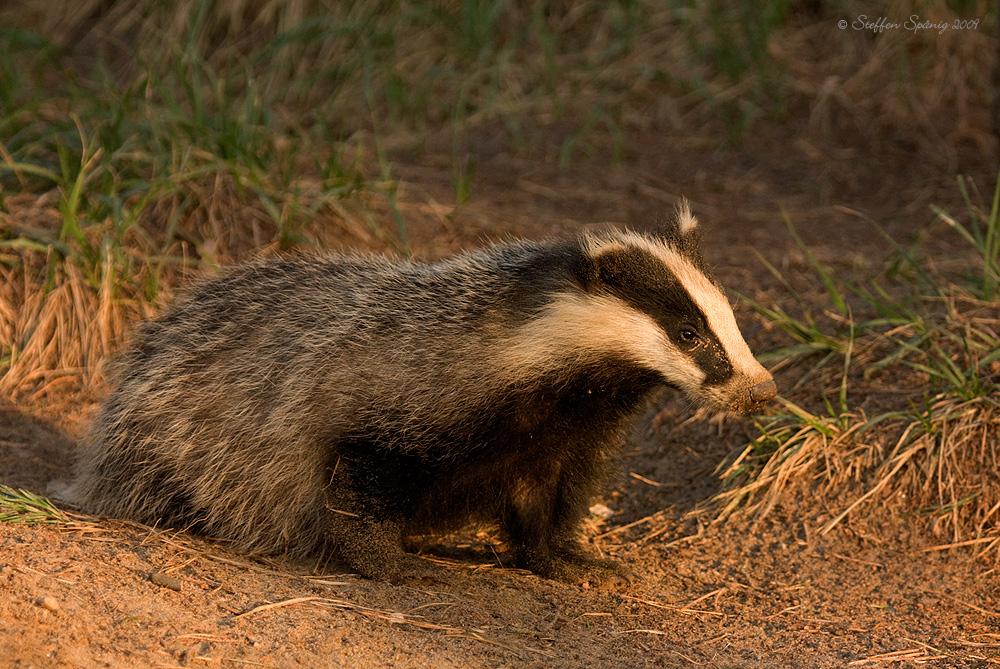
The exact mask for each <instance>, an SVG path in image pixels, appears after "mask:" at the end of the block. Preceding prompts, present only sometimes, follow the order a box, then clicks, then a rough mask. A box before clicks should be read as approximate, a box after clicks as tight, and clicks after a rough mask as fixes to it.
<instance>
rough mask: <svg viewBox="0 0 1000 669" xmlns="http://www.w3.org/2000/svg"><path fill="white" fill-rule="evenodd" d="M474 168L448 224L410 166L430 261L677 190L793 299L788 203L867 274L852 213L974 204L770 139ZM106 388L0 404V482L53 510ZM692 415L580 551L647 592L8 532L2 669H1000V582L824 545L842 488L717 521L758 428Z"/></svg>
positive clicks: (886, 170)
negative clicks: (733, 470) (727, 470)
mask: <svg viewBox="0 0 1000 669" xmlns="http://www.w3.org/2000/svg"><path fill="white" fill-rule="evenodd" d="M555 146H558V144H555ZM775 147H782V148H780V149H778V148H775ZM822 148H823V147H821V149H822ZM432 150H433V149H432ZM479 150H480V151H481V154H480V160H479V162H478V163H477V165H478V167H477V172H476V175H477V176H476V181H475V184H474V189H473V199H472V201H471V202H470V203H469V204H468V205H466V206H464V207H463V208H462V209H461V210H460V211H459V212H458V214H457V215H455V216H453V217H450V218H448V219H447V220H443V219H442V218H441V217H440V216H438V215H436V214H434V213H433V212H434V211H435V207H434V206H431V205H429V204H428V203H430V202H447V201H449V191H450V189H451V185H450V176H449V175H450V172H449V171H448V169H447V168H441V169H438V168H434V167H428V166H427V165H428V164H433V161H429V160H427V159H426V157H424V158H421V157H416V158H413V159H412V160H411V161H409V162H407V160H406V159H405V157H404V158H401V159H400V162H399V165H398V171H399V174H400V175H401V178H402V179H403V181H404V185H403V189H402V191H401V193H402V195H401V200H402V201H403V202H404V203H409V204H408V205H406V206H404V207H403V208H402V209H403V214H404V216H406V218H407V220H408V222H409V225H410V233H411V238H412V240H413V244H414V248H415V250H416V251H417V253H418V255H422V256H425V257H439V256H441V255H446V254H448V253H451V252H453V251H455V250H458V249H460V248H464V247H469V246H472V245H477V244H480V243H482V242H483V240H485V239H488V238H491V237H496V236H498V235H514V236H530V237H542V236H547V235H551V234H560V233H567V232H571V231H573V230H578V229H580V228H581V227H582V226H585V225H601V224H606V223H608V222H613V223H619V224H630V225H635V226H637V227H641V226H643V225H645V224H647V223H649V222H652V221H654V220H655V219H656V218H657V217H662V216H664V215H666V214H667V213H669V211H670V210H671V209H672V207H673V205H674V203H675V201H676V196H677V195H678V194H684V195H686V196H688V197H689V198H690V199H691V201H692V202H693V204H694V208H695V212H696V214H698V215H699V216H700V218H701V219H702V221H703V224H704V226H705V231H706V232H705V236H706V239H705V242H704V246H705V250H706V255H707V257H708V259H709V262H710V264H712V265H714V266H716V267H717V269H718V274H719V276H720V278H721V279H722V280H723V283H725V284H727V285H729V286H731V287H734V288H738V289H739V290H740V291H742V292H744V293H746V294H748V295H750V296H752V297H758V298H764V297H772V298H773V297H779V298H780V291H781V288H780V285H778V284H777V283H776V281H775V280H774V279H773V278H772V277H771V276H770V274H769V273H768V272H767V270H766V269H765V268H764V266H763V265H762V263H760V262H759V260H758V259H757V258H756V257H755V256H754V254H753V252H752V250H753V249H756V250H757V251H759V252H760V253H761V254H762V255H764V257H766V258H767V259H768V260H769V261H770V262H772V263H774V264H775V265H777V266H781V267H793V268H794V267H796V266H798V267H799V268H802V267H803V266H804V265H803V264H802V259H801V257H799V256H798V255H797V252H796V251H795V247H794V244H793V242H792V240H791V239H790V238H789V236H788V233H787V231H786V229H785V225H784V223H783V221H782V219H781V214H780V212H781V210H782V209H784V210H785V211H787V212H788V213H789V215H790V217H791V218H792V219H793V220H794V221H795V222H796V224H797V225H798V227H799V230H800V232H802V234H803V236H804V237H805V238H806V240H807V241H808V242H809V243H810V244H813V245H814V248H815V249H816V253H817V255H819V257H820V258H821V260H823V261H824V262H827V263H831V264H833V266H834V268H835V269H836V268H838V267H839V268H842V269H844V271H864V269H865V268H866V267H872V266H876V265H877V263H878V262H879V261H880V260H881V259H882V258H884V257H885V253H886V252H887V250H886V249H885V248H884V245H882V244H881V243H880V242H879V238H878V236H877V235H876V233H875V232H874V231H873V230H872V229H871V228H870V226H868V225H867V224H866V223H864V221H863V220H861V218H860V217H859V216H857V215H855V214H854V213H852V212H855V211H856V212H862V213H863V214H865V215H867V216H870V217H872V218H874V219H875V220H878V221H880V222H881V223H882V224H884V225H885V226H886V227H887V228H888V229H889V230H890V231H891V232H894V233H896V234H900V235H903V236H905V235H907V234H910V235H912V234H913V233H914V232H915V231H916V229H917V228H918V227H920V226H922V225H924V224H925V223H927V222H929V221H930V220H931V215H930V213H929V210H928V207H927V205H928V204H929V203H930V202H934V203H937V204H941V205H948V204H950V203H953V202H955V201H956V196H957V192H956V189H955V187H954V181H953V180H952V178H951V177H950V176H947V175H941V174H939V173H935V172H934V169H933V168H932V167H930V166H927V165H922V164H920V163H919V162H917V161H912V160H908V158H907V156H906V155H905V154H895V153H893V152H892V151H888V150H887V151H885V152H884V153H881V154H878V153H871V152H870V147H869V153H868V154H865V155H863V156H862V157H861V158H859V157H857V155H858V154H857V153H856V152H851V153H849V154H845V153H844V151H842V150H841V151H840V153H837V152H836V151H835V150H834V148H830V150H829V152H826V153H824V151H820V154H821V155H825V156H826V157H825V158H823V159H822V160H821V159H819V158H816V153H815V151H809V152H805V151H796V149H794V148H787V147H785V146H784V144H783V143H782V138H781V136H779V134H778V131H775V134H774V135H772V136H770V137H767V136H761V137H758V138H751V140H750V141H748V144H747V146H746V147H744V148H743V149H740V150H725V151H723V150H719V151H712V152H708V153H706V152H705V151H703V150H701V149H700V148H699V147H698V146H689V145H686V144H685V143H684V142H683V141H672V140H664V141H663V142H662V143H661V144H660V145H657V146H655V147H654V146H651V145H647V146H642V147H639V146H635V147H632V148H631V149H630V150H629V152H627V154H626V160H625V165H626V166H617V167H615V166H610V165H604V164H600V161H595V162H594V163H592V164H588V165H585V166H581V167H579V168H574V169H570V170H562V171H557V170H553V169H546V168H543V167H539V165H543V164H552V161H546V160H544V157H540V158H538V159H535V160H532V161H531V162H528V161H525V160H524V159H520V158H517V157H516V156H515V155H512V154H511V153H510V152H508V151H507V150H505V148H504V145H503V142H502V141H499V140H497V138H496V137H489V136H484V137H483V139H482V147H480V149H479ZM837 155H850V156H853V157H849V158H844V159H841V160H838V159H836V158H834V157H831V156H837ZM976 178H977V179H978V180H979V182H980V184H981V187H983V188H984V189H988V188H989V187H990V185H991V184H992V179H991V178H989V177H988V170H986V169H985V168H984V171H983V174H981V175H978V176H977V177H976ZM428 212H431V213H428ZM345 243H347V244H350V243H351V240H350V239H346V240H345ZM738 317H739V319H740V320H741V323H742V324H743V327H744V332H745V334H746V336H747V338H748V340H750V341H751V343H752V346H753V348H754V349H755V350H758V351H760V350H766V349H768V348H773V347H774V346H776V345H778V344H779V343H780V339H779V338H778V337H777V335H776V334H774V333H771V332H768V331H767V330H766V328H765V326H764V324H763V322H762V321H761V320H760V319H759V318H758V317H757V316H755V315H753V314H752V313H751V312H750V310H749V309H747V308H745V307H742V306H741V307H739V308H738ZM796 373H797V372H796V370H795V369H787V370H784V371H783V372H782V374H780V375H779V376H778V378H777V380H778V383H779V387H781V388H786V389H787V388H790V387H791V386H792V385H793V384H794V382H795V375H796ZM803 392H809V391H803ZM100 393H101V390H100V389H86V390H85V392H83V393H81V394H80V395H79V396H67V397H63V398H61V399H60V401H59V402H57V403H55V404H53V403H51V402H50V403H48V404H46V405H45V406H15V405H13V404H10V403H6V404H3V405H0V482H2V483H5V484H7V485H10V486H14V487H23V488H26V489H28V490H31V491H35V492H38V493H41V494H55V495H58V493H59V491H60V489H61V488H60V486H61V485H63V484H64V483H65V482H66V481H67V480H68V479H69V477H70V476H71V467H72V457H73V455H72V454H73V449H74V443H75V439H76V438H78V436H79V435H80V433H81V432H82V430H83V429H85V426H86V422H87V417H88V415H89V412H90V411H92V407H93V402H94V400H95V399H96V398H97V397H99V395H100ZM791 397H792V399H797V400H803V399H808V398H801V397H795V396H791ZM691 417H692V409H691V407H690V406H689V405H688V403H687V402H686V401H684V400H683V399H681V398H679V397H678V396H677V395H676V394H675V393H673V392H672V391H663V392H661V393H659V394H657V395H656V397H655V398H654V400H653V402H652V404H651V405H650V406H649V407H648V408H647V409H645V410H644V411H643V412H642V413H641V414H640V415H639V416H638V417H637V419H636V427H635V432H634V435H633V437H632V439H630V441H629V443H628V444H627V445H626V447H625V449H624V450H623V452H622V455H621V461H620V465H619V467H618V471H619V476H618V477H617V478H616V479H615V480H614V481H611V482H609V485H608V487H607V489H606V492H605V494H604V495H603V496H602V498H601V499H600V500H595V501H597V502H601V503H603V504H605V505H607V506H608V507H609V508H610V509H611V510H612V511H614V512H615V513H614V515H613V516H612V517H610V518H609V519H608V520H606V521H603V520H600V519H598V518H596V517H595V518H593V519H592V520H591V521H590V522H588V524H587V526H586V527H585V534H586V538H587V541H588V543H589V544H590V545H591V547H592V550H594V551H595V552H600V553H603V554H605V555H608V556H611V557H613V558H615V559H617V560H620V561H622V562H624V563H625V564H626V565H628V567H629V568H631V569H632V570H634V571H635V573H636V574H637V575H638V576H639V580H638V582H637V583H636V584H635V585H634V586H633V588H632V589H630V590H629V591H627V592H625V593H607V592H596V591H591V590H586V589H581V588H579V587H572V586H568V585H563V584H559V583H554V582H551V581H547V580H544V579H540V578H538V577H536V576H534V575H532V574H528V573H525V572H520V571H516V570H510V569H505V568H504V567H503V562H502V555H501V554H498V553H497V552H495V550H494V547H493V545H492V542H491V539H490V537H489V536H488V535H486V534H477V535H471V534H470V535H468V536H464V535H460V536H453V537H436V538H435V537H431V538H423V539H422V540H421V541H420V542H418V547H419V549H420V551H421V554H422V555H423V556H424V557H425V558H426V559H428V560H429V561H431V562H432V563H434V564H436V565H437V568H436V570H435V572H434V574H433V575H432V576H430V577H428V578H426V579H424V580H422V581H420V582H411V583H406V584H404V585H399V586H394V585H387V584H382V583H376V582H371V581H366V580H364V579H361V578H358V577H356V576H353V575H350V574H345V573H342V569H341V568H340V567H338V565H336V564H313V563H296V562H290V561H287V560H283V559H275V558H262V557H254V556H246V555H240V554H238V553H234V552H232V551H230V550H228V549H227V548H226V547H224V546H221V545H219V544H217V543H212V542H209V541H206V540H203V539H201V538H197V537H192V536H189V535H186V534H183V533H179V532H176V531H173V530H162V529H158V530H152V529H150V528H144V527H140V526H136V525H132V524H128V523H124V522H121V521H116V520H109V519H95V518H90V517H85V516H81V517H74V518H75V519H74V522H72V523H70V524H65V525H58V526H43V525H34V526H21V525H12V524H5V523H0V667H4V668H6V667H157V666H164V667H176V666H190V667H202V666H204V667H214V666H219V667H337V666H346V667H362V666H365V667H368V666H393V667H536V666H537V667H582V666H586V667H646V666H653V667H681V666H707V667H846V666H865V667H893V668H895V667H909V666H918V665H920V666H938V667H970V668H971V667H985V666H993V665H994V664H997V663H1000V580H998V579H997V574H996V571H995V570H993V569H992V568H991V565H986V564H983V563H982V562H975V561H972V560H970V559H969V555H968V554H965V553H962V552H957V551H955V552H945V551H937V550H927V549H928V548H932V547H933V546H934V545H935V544H936V543H938V542H937V540H936V539H935V538H934V537H932V536H929V535H928V534H927V533H926V528H925V527H924V525H923V524H921V523H920V522H918V521H916V520H914V519H912V518H910V519H908V518H905V517H900V516H897V515H893V514H891V513H885V514H881V515H869V516H866V517H865V518H863V519H853V518H849V519H848V521H846V522H844V523H842V524H841V525H839V526H838V527H837V528H836V529H835V531H833V532H831V533H829V534H827V535H824V536H820V535H819V534H818V533H817V530H816V528H818V527H819V526H820V525H822V523H823V522H824V521H825V520H828V519H829V518H831V517H832V516H833V515H834V514H836V513H838V512H839V511H840V510H841V509H842V508H843V505H844V504H845V503H846V502H847V501H849V499H850V497H849V492H850V491H845V492H844V495H843V497H842V498H840V497H838V496H836V495H835V496H834V497H833V498H826V497H824V498H818V497H816V496H815V495H812V494H810V490H809V489H808V488H802V489H798V491H797V492H794V491H793V492H790V493H789V494H788V495H786V496H785V497H783V498H782V499H781V500H780V501H779V504H778V506H777V507H776V508H775V510H774V511H773V512H772V513H771V514H770V515H769V516H768V517H767V518H766V519H764V520H762V521H759V520H757V519H755V518H748V517H736V518H734V519H731V520H729V521H728V522H726V523H724V524H718V523H714V524H713V523H712V522H711V521H712V516H711V515H709V514H708V513H707V512H705V511H704V503H705V502H706V501H707V500H708V499H709V498H710V497H711V496H712V495H713V494H714V493H715V492H716V491H717V490H718V488H719V480H718V478H717V476H716V475H715V474H714V470H715V467H716V465H717V464H718V463H719V462H720V461H721V460H722V459H723V458H724V457H725V456H726V455H727V454H728V453H730V452H732V451H733V450H734V449H737V448H740V447H741V446H742V445H743V444H744V443H746V440H747V439H748V438H750V437H752V436H754V435H755V430H754V427H753V424H752V422H751V420H750V419H748V418H735V417H727V418H725V419H719V418H713V417H711V416H707V415H701V414H699V415H697V416H695V417H694V419H692V420H689V419H690V418H691ZM161 575H162V576H167V577H170V578H172V579H176V580H173V581H171V580H170V579H162V578H160V576H161ZM154 578H155V579H156V580H159V581H161V584H158V583H157V582H154ZM163 583H165V584H166V585H164V584H163ZM170 586H175V587H179V589H174V588H173V587H170Z"/></svg>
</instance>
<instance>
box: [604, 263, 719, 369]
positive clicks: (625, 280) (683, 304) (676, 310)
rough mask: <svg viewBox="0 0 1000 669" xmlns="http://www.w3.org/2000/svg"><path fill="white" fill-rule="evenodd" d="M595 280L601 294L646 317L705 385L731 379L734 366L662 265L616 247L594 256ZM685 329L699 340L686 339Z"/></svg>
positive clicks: (717, 338) (700, 311)
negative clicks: (684, 356)
mask: <svg viewBox="0 0 1000 669" xmlns="http://www.w3.org/2000/svg"><path fill="white" fill-rule="evenodd" d="M597 263H598V272H599V277H600V282H601V284H602V286H603V288H604V289H605V290H607V291H608V292H610V293H611V294H613V295H614V296H616V297H618V298H619V299H621V300H623V301H625V302H626V303H627V304H629V305H630V306H632V307H634V308H636V309H638V310H639V311H642V312H643V313H646V314H649V315H650V316H652V317H653V319H654V320H655V321H656V322H657V324H658V325H659V326H660V327H661V328H662V329H663V331H664V332H665V333H666V334H667V336H668V337H670V340H671V341H672V342H673V344H674V345H675V346H676V347H677V348H678V349H680V350H681V351H684V352H685V353H686V354H687V355H688V356H689V357H690V358H691V359H692V360H693V361H694V363H695V364H696V365H697V366H698V368H699V369H701V370H702V371H703V372H704V373H705V381H704V383H706V384H708V385H718V384H722V383H725V382H726V381H728V380H729V379H731V378H732V376H733V373H734V371H733V364H732V362H731V361H730V359H729V356H728V355H727V354H726V350H725V348H724V347H723V346H722V342H721V341H720V340H719V337H718V336H717V335H716V333H715V332H712V330H711V329H710V328H709V327H708V319H707V318H705V314H704V313H703V312H702V310H701V308H700V307H699V306H698V305H697V304H696V303H695V301H694V300H693V299H692V298H691V295H690V294H689V293H688V291H687V289H686V288H684V285H683V284H682V283H681V282H680V280H679V279H678V278H677V277H676V276H674V274H673V273H672V272H670V271H669V270H668V269H667V268H666V267H664V266H663V262H662V261H661V260H660V259H658V258H656V257H654V256H652V255H651V254H650V253H649V252H648V251H646V250H643V249H640V248H634V247H632V248H624V249H615V250H611V251H607V252H605V253H602V254H601V255H600V256H599V257H598V258H597ZM685 329H690V330H693V331H694V332H695V333H697V335H698V338H697V339H696V340H695V341H694V342H691V341H687V340H685V339H684V338H683V337H682V336H681V332H682V331H683V330H685Z"/></svg>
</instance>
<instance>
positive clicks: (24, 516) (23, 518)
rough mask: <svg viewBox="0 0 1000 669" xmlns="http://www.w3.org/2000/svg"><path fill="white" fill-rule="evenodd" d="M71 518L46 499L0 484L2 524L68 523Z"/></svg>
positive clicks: (0, 519)
mask: <svg viewBox="0 0 1000 669" xmlns="http://www.w3.org/2000/svg"><path fill="white" fill-rule="evenodd" d="M66 522H69V518H67V517H66V514H65V513H63V512H62V511H60V510H59V509H58V508H56V506H55V505H54V504H53V503H52V502H50V501H49V500H48V499H46V498H45V497H39V496H38V495H35V494H34V493H31V492H28V491H27V490H15V489H13V488H10V487H8V486H5V485H2V484H0V523H18V524H25V525H34V524H54V523H66Z"/></svg>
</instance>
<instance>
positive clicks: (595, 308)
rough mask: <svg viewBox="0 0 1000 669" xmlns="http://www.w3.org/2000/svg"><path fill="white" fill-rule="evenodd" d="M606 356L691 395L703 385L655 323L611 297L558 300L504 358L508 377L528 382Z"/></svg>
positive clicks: (695, 368)
mask: <svg viewBox="0 0 1000 669" xmlns="http://www.w3.org/2000/svg"><path fill="white" fill-rule="evenodd" d="M608 353H616V354H618V355H621V356H622V357H624V358H626V359H628V360H632V361H634V362H636V363H637V364H639V365H641V366H643V367H645V368H647V369H652V370H656V371H658V372H660V373H661V374H663V376H664V377H665V378H666V379H667V380H668V381H670V382H671V383H673V384H675V385H677V386H678V387H680V388H682V389H684V390H687V391H695V390H696V389H697V388H698V387H699V386H700V384H701V383H702V381H704V379H705V373H704V372H703V371H702V370H701V369H699V368H698V366H697V365H695V364H694V362H692V361H691V359H690V358H689V357H688V356H686V355H685V354H684V353H683V352H681V351H680V350H679V349H678V348H677V347H676V346H674V345H673V343H671V342H670V340H669V338H668V337H667V336H666V334H665V333H664V332H663V330H661V329H660V327H659V326H658V325H657V324H656V322H655V321H654V320H653V319H652V318H651V317H649V316H647V315H646V314H644V313H642V312H639V311H637V310H635V309H633V308H631V307H629V306H628V305H626V304H625V303H624V302H622V301H621V300H619V299H618V298H616V297H612V296H609V295H602V296H596V295H583V294H577V293H561V294H559V295H557V296H556V297H555V299H553V301H552V302H551V303H549V305H548V306H547V307H546V308H545V311H544V312H543V314H542V315H541V317H539V318H536V319H534V320H532V321H531V322H530V323H528V324H527V325H525V326H524V327H523V328H521V330H520V332H519V333H518V336H517V338H516V339H515V340H514V341H513V342H511V345H510V346H508V347H507V348H506V349H505V350H504V351H503V353H502V356H503V366H504V367H505V368H507V370H508V374H509V375H510V376H512V377H514V378H527V377H531V376H536V375H538V374H539V373H544V372H546V371H550V370H552V369H554V368H558V367H561V366H562V365H563V363H564V361H566V360H567V359H576V360H579V359H580V358H594V359H597V358H598V357H604V356H605V355H607V354H608Z"/></svg>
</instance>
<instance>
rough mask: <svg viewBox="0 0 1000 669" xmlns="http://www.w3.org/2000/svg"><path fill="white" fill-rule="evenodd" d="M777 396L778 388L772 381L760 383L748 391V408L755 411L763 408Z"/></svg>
mask: <svg viewBox="0 0 1000 669" xmlns="http://www.w3.org/2000/svg"><path fill="white" fill-rule="evenodd" d="M777 394H778V386H776V385H775V383H774V379H768V380H767V381H761V382H760V383H758V384H757V385H755V386H754V387H752V388H751V389H750V408H751V409H756V408H758V407H760V406H763V405H764V404H766V403H767V402H770V401H771V400H773V399H774V396H775V395H777Z"/></svg>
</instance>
